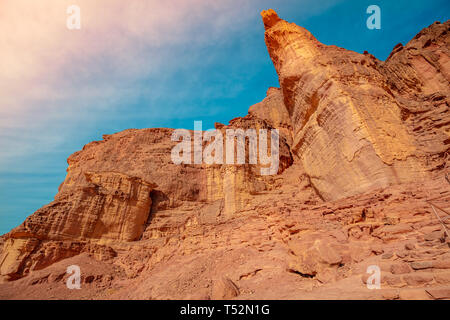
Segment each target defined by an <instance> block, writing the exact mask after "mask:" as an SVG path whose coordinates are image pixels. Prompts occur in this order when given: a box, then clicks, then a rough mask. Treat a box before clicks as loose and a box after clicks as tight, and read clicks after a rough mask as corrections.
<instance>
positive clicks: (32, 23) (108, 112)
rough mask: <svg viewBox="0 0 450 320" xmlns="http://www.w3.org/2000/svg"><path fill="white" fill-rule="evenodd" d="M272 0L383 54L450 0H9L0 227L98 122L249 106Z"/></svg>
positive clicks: (315, 29) (47, 196) (0, 30)
mask: <svg viewBox="0 0 450 320" xmlns="http://www.w3.org/2000/svg"><path fill="white" fill-rule="evenodd" d="M178 1H180V0H178ZM176 2H177V1H175V3H176ZM73 3H75V4H79V6H80V8H81V17H82V28H81V30H77V31H68V30H66V29H65V25H64V21H65V19H66V16H67V15H66V13H65V8H66V7H67V5H68V4H73ZM124 3H125V2H124ZM371 4H376V5H378V6H379V7H380V8H381V30H369V29H367V28H366V19H367V17H368V15H367V14H366V8H367V7H368V6H369V5H371ZM268 8H273V9H275V10H276V11H277V13H278V15H279V16H280V17H281V18H283V19H285V20H287V21H289V22H294V23H296V24H298V25H301V26H303V27H305V28H307V29H308V30H309V31H311V32H312V33H313V35H314V36H315V37H316V38H317V39H318V40H319V41H321V42H323V43H325V44H333V45H337V46H340V47H344V48H346V49H350V50H354V51H356V52H360V53H362V52H363V51H364V50H367V51H369V52H370V53H372V54H373V55H375V56H376V57H377V58H378V59H381V60H384V59H385V58H386V57H387V56H388V55H389V53H390V52H391V50H392V48H393V47H394V46H395V45H396V44H397V43H399V42H402V43H403V44H405V43H406V42H408V41H409V40H410V39H411V38H412V37H413V36H414V35H415V34H417V33H418V32H419V31H420V30H421V29H422V28H424V27H426V26H428V25H430V24H432V23H433V22H434V21H437V20H439V21H446V20H447V19H448V18H449V12H450V2H449V1H446V0H429V1H417V0H409V1H404V0H397V1H364V0H359V1H337V0H329V1H328V0H324V1H318V0H316V1H311V0H304V1H299V0H297V1H266V0H262V1H261V0H260V1H256V0H255V1H220V4H219V2H218V3H216V4H211V3H209V4H205V3H204V2H202V1H199V0H198V1H195V0H193V1H183V2H180V3H179V4H178V5H172V6H170V5H168V4H164V3H163V1H142V4H141V5H138V6H134V7H130V6H129V7H127V8H125V7H123V4H120V2H119V1H116V0H110V1H105V0H101V1H96V5H92V4H90V2H89V1H87V0H83V1H81V0H80V1H76V0H74V1H66V0H42V1H33V4H32V5H30V3H29V2H25V0H5V1H4V2H2V3H0V12H2V13H0V45H1V47H2V50H3V51H4V52H2V53H1V54H0V60H1V61H3V63H4V65H2V62H0V69H2V70H7V71H10V72H6V73H5V72H3V74H2V75H1V76H0V234H3V233H6V232H8V231H9V230H10V229H11V228H13V227H15V226H17V225H18V224H20V223H21V222H22V221H23V220H24V219H25V218H26V217H27V216H28V215H30V214H32V213H33V212H34V211H35V210H37V209H38V208H40V207H41V206H43V205H45V204H47V203H49V202H50V201H52V199H53V197H54V195H55V194H56V193H57V188H58V186H59V184H60V183H61V182H62V181H63V180H64V177H65V170H66V168H67V162H66V159H67V157H68V156H69V155H70V154H72V153H73V152H75V151H77V150H80V149H81V148H82V147H83V145H85V144H86V143H89V142H90V141H93V140H100V139H101V137H102V135H103V134H111V133H114V132H118V131H121V130H124V129H127V128H149V127H171V128H187V129H192V128H193V121H194V120H202V121H203V128H204V129H207V128H211V127H213V124H214V122H222V123H227V122H228V121H229V120H230V119H232V118H235V117H238V116H244V115H245V114H246V113H247V110H248V108H249V107H250V106H251V105H252V104H255V103H257V102H259V101H261V100H262V99H263V98H264V97H265V93H266V90H267V88H268V87H270V86H278V79H277V77H276V73H275V70H274V68H273V65H272V63H271V61H270V58H269V55H268V53H267V50H266V48H265V43H264V28H263V24H262V22H261V17H260V12H261V10H263V9H268ZM19 21H20V26H19ZM7 37H10V38H8V39H9V40H8V41H5V42H4V43H2V40H1V39H2V38H3V39H5V38H7ZM2 55H3V56H2ZM5 55H6V57H7V59H6V58H4V59H2V58H3V57H4V56H5ZM5 61H8V65H6V62H5Z"/></svg>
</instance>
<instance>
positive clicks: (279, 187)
mask: <svg viewBox="0 0 450 320" xmlns="http://www.w3.org/2000/svg"><path fill="white" fill-rule="evenodd" d="M262 18H263V23H264V27H265V41H266V45H267V48H268V51H269V54H270V57H271V58H272V61H273V64H274V66H275V69H276V71H277V74H278V76H279V83H280V88H269V89H268V90H267V93H266V97H265V98H264V99H263V100H262V101H261V102H260V103H257V104H255V105H253V106H251V107H250V108H249V114H248V115H247V116H245V117H240V118H235V119H233V120H231V121H230V122H229V124H228V125H222V124H218V123H217V124H216V128H217V130H220V131H221V132H224V131H225V130H226V129H239V128H241V129H247V128H253V129H268V130H271V129H278V130H279V133H280V135H279V142H280V148H279V150H280V152H279V153H280V154H279V159H280V165H279V169H278V172H277V174H275V175H271V176H263V175H261V174H260V170H259V169H260V165H259V164H257V165H253V164H248V162H246V163H245V164H239V165H227V164H210V165H207V164H180V165H176V164H174V163H173V162H172V160H171V150H172V148H173V147H174V145H175V144H176V143H177V142H175V141H172V140H171V136H172V133H173V129H165V128H154V129H142V130H137V129H129V130H125V131H122V132H118V133H115V134H112V135H105V136H103V140H101V141H94V142H91V143H89V144H87V145H86V146H84V148H83V149H82V150H80V151H78V152H75V153H74V154H72V155H71V156H70V157H69V158H68V169H67V175H66V178H65V180H64V181H63V183H62V184H61V185H60V187H59V192H58V194H57V195H56V196H55V200H54V201H53V202H51V203H50V204H48V205H46V206H44V207H42V208H41V209H39V210H37V211H36V212H35V213H33V214H32V215H31V216H29V217H28V218H27V219H26V220H25V221H24V222H23V224H22V225H20V226H18V227H17V228H15V229H13V230H11V231H10V232H9V233H7V234H6V235H4V236H3V237H2V238H1V239H0V250H1V254H0V277H1V279H2V281H3V282H4V283H2V284H0V299H10V298H25V297H26V298H30V297H31V298H32V297H39V298H48V299H53V298H56V299H61V298H77V299H78V298H80V299H82V298H86V299H89V298H101V299H169V298H170V299H187V298H191V299H233V298H238V299H254V298H256V299H258V298H259V299H266V298H267V299H290V298H294V299H300V298H312V299H317V298H332V299H341V298H362V299H413V298H427V299H428V298H429V299H445V298H450V295H449V288H450V277H449V272H450V271H449V270H450V264H449V261H450V251H449V239H448V237H447V236H446V233H445V232H444V228H443V225H442V224H441V223H440V222H439V221H438V220H437V219H436V217H435V215H434V212H433V211H432V209H431V207H430V205H429V203H428V202H426V200H430V199H433V198H436V199H435V200H434V202H435V203H436V205H437V206H439V208H443V209H444V210H446V209H448V208H449V207H450V184H449V183H448V182H447V181H446V180H445V173H446V172H448V167H449V165H448V159H449V148H450V113H449V94H450V91H449V87H450V86H449V80H450V62H449V61H450V60H449V56H450V54H449V47H450V46H449V41H450V33H449V27H450V22H449V21H447V22H445V23H435V24H433V25H431V26H429V27H428V28H426V29H424V30H422V31H421V32H420V33H419V34H418V35H417V36H416V37H415V38H414V39H412V40H411V41H410V42H409V43H408V44H406V45H404V46H403V45H397V46H396V47H395V48H394V50H393V52H392V53H391V55H390V56H389V58H388V59H387V60H386V61H380V60H378V59H376V58H375V57H373V56H372V55H370V54H368V53H364V54H359V53H356V52H352V51H348V50H345V49H343V48H338V47H336V46H327V45H324V44H322V43H320V42H319V41H318V40H317V39H316V38H314V36H313V35H312V34H311V33H310V32H308V31H307V30H305V29H304V28H302V27H300V26H297V25H295V24H293V23H288V22H286V21H284V20H282V19H280V18H279V17H278V15H277V14H276V13H275V12H274V11H273V10H267V11H264V12H262ZM204 144H207V143H204ZM440 213H441V214H445V213H443V212H441V211H440ZM449 223H450V220H449V219H447V220H446V222H445V223H444V225H446V226H447V228H448V227H449ZM72 264H77V265H79V266H80V267H81V270H82V275H83V276H82V279H83V289H84V290H81V291H80V290H74V291H70V290H67V289H66V288H65V285H64V281H65V279H66V278H67V276H66V275H65V268H66V267H67V266H68V265H72ZM369 265H378V266H379V267H380V268H381V272H382V279H381V283H382V290H368V289H367V287H366V282H367V273H366V269H367V266H369ZM101 270H104V272H102V271H101ZM75 291H77V292H75Z"/></svg>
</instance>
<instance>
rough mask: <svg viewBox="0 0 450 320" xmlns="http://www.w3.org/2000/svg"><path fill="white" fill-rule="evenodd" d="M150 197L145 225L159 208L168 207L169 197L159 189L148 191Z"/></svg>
mask: <svg viewBox="0 0 450 320" xmlns="http://www.w3.org/2000/svg"><path fill="white" fill-rule="evenodd" d="M150 198H151V199H152V206H151V207H150V213H149V215H148V220H147V226H148V225H149V224H150V222H151V220H152V218H153V214H154V213H155V212H158V211H160V210H165V209H167V208H168V207H169V202H170V200H169V197H168V196H167V195H166V194H165V193H164V192H162V191H160V190H152V191H151V192H150Z"/></svg>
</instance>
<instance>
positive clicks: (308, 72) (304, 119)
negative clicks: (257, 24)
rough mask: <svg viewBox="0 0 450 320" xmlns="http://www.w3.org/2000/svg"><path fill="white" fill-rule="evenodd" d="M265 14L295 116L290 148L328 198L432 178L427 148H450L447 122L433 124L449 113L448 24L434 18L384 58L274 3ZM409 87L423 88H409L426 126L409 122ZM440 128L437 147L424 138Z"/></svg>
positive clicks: (271, 46) (275, 59)
mask: <svg viewBox="0 0 450 320" xmlns="http://www.w3.org/2000/svg"><path fill="white" fill-rule="evenodd" d="M262 17H263V21H264V25H265V28H266V32H265V39H266V44H267V47H268V50H269V54H270V56H271V58H272V61H273V63H274V65H275V68H276V70H277V73H278V76H279V79H280V84H281V88H282V91H283V97H284V104H285V106H286V108H287V110H288V112H289V115H290V117H291V122H292V126H293V140H294V141H293V145H292V151H293V153H295V154H296V155H297V156H298V157H299V158H300V160H301V162H302V163H303V166H304V168H305V171H306V173H307V174H308V175H309V176H310V177H311V181H312V184H313V185H314V186H315V188H316V189H317V190H318V191H319V193H320V194H321V196H322V197H323V198H324V199H326V200H335V199H339V198H342V197H345V196H349V195H354V194H358V193H361V192H365V191H368V190H371V189H373V188H379V187H386V186H388V185H389V184H392V183H403V182H408V181H412V180H415V181H417V180H423V179H427V178H429V174H428V172H429V170H432V168H430V165H429V162H428V160H427V159H428V158H429V157H430V156H432V155H430V154H428V157H426V158H423V157H421V155H422V154H424V153H426V152H427V151H428V153H434V154H441V155H442V152H445V150H447V149H448V147H447V146H446V145H445V143H444V140H445V139H448V131H447V134H445V130H448V122H446V120H443V121H442V120H440V121H439V120H438V121H439V123H440V124H438V125H432V124H430V123H429V122H433V119H434V118H438V115H439V116H441V117H442V115H444V118H445V115H447V114H448V87H449V78H448V68H449V66H448V60H447V59H448V45H446V43H447V44H448V36H446V30H447V29H448V23H446V24H444V25H433V26H432V27H430V28H429V29H430V30H428V31H424V32H422V34H423V35H420V34H419V35H418V37H417V39H413V40H412V41H411V43H409V44H408V45H407V46H406V47H405V49H403V51H400V52H399V53H395V54H394V55H393V56H392V57H391V58H390V59H388V60H387V61H386V62H382V61H379V60H377V59H376V58H374V57H373V56H371V55H369V54H364V55H362V54H358V53H355V52H351V51H348V50H345V49H342V48H338V47H335V46H326V45H324V44H322V43H320V42H318V41H317V39H315V38H314V36H313V35H312V34H311V33H310V32H308V31H307V30H305V29H304V28H302V27H299V26H297V25H295V24H292V23H288V22H286V21H284V20H281V19H279V18H278V17H277V16H276V13H275V12H274V11H273V10H268V11H265V12H263V13H262ZM431 29H433V30H432V31H431ZM430 38H433V39H434V40H430ZM445 39H447V40H445ZM428 42H430V44H428V45H427V43H428ZM431 43H433V45H432V44H431ZM418 47H420V52H421V53H418ZM422 48H425V49H424V50H422ZM396 50H398V49H396ZM422 51H424V52H423V54H422ZM403 52H404V53H403ZM428 56H429V57H430V58H429V59H428V58H424V57H428ZM427 59H428V60H427ZM400 61H401V62H400ZM409 65H411V66H409ZM420 70H421V71H423V72H420ZM425 70H426V71H425ZM440 70H446V71H444V72H441V71H440ZM418 74H421V75H420V76H419V75H418ZM437 74H439V75H437ZM431 78H432V79H433V81H431V82H430V81H427V79H431ZM396 83H397V84H396ZM411 86H412V87H411ZM405 88H408V89H409V90H408V91H413V92H416V93H418V95H415V96H414V95H411V94H408V95H407V101H408V103H410V104H412V105H413V106H414V105H415V106H418V105H419V104H421V105H422V107H421V108H423V110H424V111H427V112H428V116H427V117H424V116H423V115H421V116H422V118H424V119H422V120H423V121H424V122H425V123H426V125H427V127H428V128H426V129H425V128H424V127H419V126H418V124H417V120H418V119H417V117H415V118H416V119H415V120H411V122H414V123H415V125H413V124H412V123H405V121H404V120H405V117H407V115H408V114H409V113H414V111H411V110H410V109H409V108H408V107H402V105H403V102H404V101H405V93H407V92H408V91H406V92H405ZM422 93H423V94H422ZM427 94H428V95H427ZM430 94H435V95H437V96H438V97H437V100H438V101H439V102H435V103H434V104H433V103H432V102H431V101H430V100H433V99H436V97H435V98H433V97H431V96H430ZM424 104H425V105H426V106H427V107H425V106H423V105H424ZM405 109H406V110H405ZM436 109H437V110H436ZM408 110H409V111H408ZM417 112H418V110H417V111H416V112H415V113H417ZM425 119H427V120H425ZM436 120H437V119H436ZM420 122H422V121H420ZM424 125H425V124H424ZM443 127H445V128H447V129H445V128H444V129H443ZM417 131H419V132H420V133H418V132H417ZM430 131H431V132H430ZM435 135H436V136H437V138H438V139H439V142H438V143H436V144H437V145H439V146H440V147H437V146H436V147H432V149H434V150H433V151H431V150H430V148H427V147H425V146H424V143H423V141H424V140H425V139H430V138H431V136H433V137H434V136H435ZM417 136H419V137H421V138H420V139H417ZM424 136H426V137H428V138H424ZM424 149H425V150H424ZM439 158H442V157H439Z"/></svg>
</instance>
